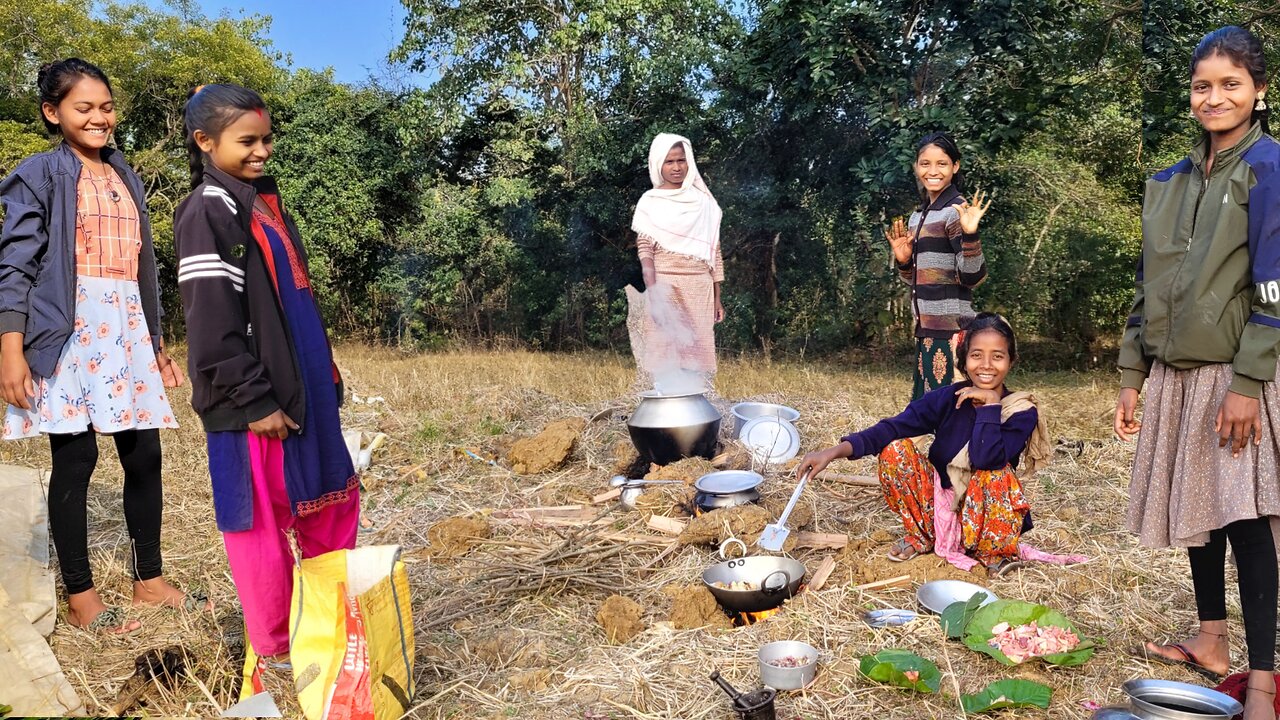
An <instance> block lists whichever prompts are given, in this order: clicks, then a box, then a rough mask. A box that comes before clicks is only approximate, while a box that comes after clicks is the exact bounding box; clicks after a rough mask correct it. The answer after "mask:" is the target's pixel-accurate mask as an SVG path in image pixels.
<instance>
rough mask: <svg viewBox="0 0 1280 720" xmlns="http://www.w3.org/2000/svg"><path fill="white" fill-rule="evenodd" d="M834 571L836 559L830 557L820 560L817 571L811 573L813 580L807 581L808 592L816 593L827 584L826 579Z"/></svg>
mask: <svg viewBox="0 0 1280 720" xmlns="http://www.w3.org/2000/svg"><path fill="white" fill-rule="evenodd" d="M835 569H836V559H835V558H833V557H831V556H830V555H828V556H826V557H825V558H823V559H822V564H821V565H819V566H818V569H817V570H814V571H813V579H812V580H810V581H809V589H808V592H817V591H819V590H821V589H822V588H823V587H824V586H825V585H826V584H827V578H829V577H831V573H832V571H834V570H835Z"/></svg>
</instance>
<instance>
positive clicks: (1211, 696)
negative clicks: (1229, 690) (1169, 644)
mask: <svg viewBox="0 0 1280 720" xmlns="http://www.w3.org/2000/svg"><path fill="white" fill-rule="evenodd" d="M1121 687H1123V688H1124V692H1125V694H1126V695H1128V696H1129V704H1130V706H1131V708H1132V709H1133V710H1134V711H1136V712H1135V714H1136V715H1137V716H1138V717H1150V718H1162V719H1163V720H1210V719H1212V720H1231V718H1233V717H1235V716H1236V715H1239V714H1240V713H1242V712H1244V706H1243V705H1241V704H1240V703H1239V702H1238V701H1237V700H1235V699H1234V698H1232V697H1231V696H1229V695H1225V694H1223V693H1220V692H1218V691H1216V690H1210V689H1209V688H1205V687H1200V686H1199V685H1191V684H1188V683H1181V682H1174V681H1172V680H1130V681H1128V682H1126V683H1125V684H1124V685H1122V686H1121Z"/></svg>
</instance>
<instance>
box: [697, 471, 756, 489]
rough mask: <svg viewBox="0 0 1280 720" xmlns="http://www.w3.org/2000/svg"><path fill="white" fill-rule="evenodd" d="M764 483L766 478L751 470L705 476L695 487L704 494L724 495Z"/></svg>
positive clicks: (722, 472) (714, 473) (721, 472)
mask: <svg viewBox="0 0 1280 720" xmlns="http://www.w3.org/2000/svg"><path fill="white" fill-rule="evenodd" d="M762 482H764V478H763V477H762V476H761V475H760V473H754V472H751V471H750V470H721V471H720V472H713V473H707V474H706V475H703V476H702V477H700V478H698V481H697V482H695V483H694V484H693V486H694V487H695V488H697V489H699V490H701V491H702V492H704V493H710V494H712V495H722V494H724V493H736V492H742V491H743V490H750V489H752V488H754V487H756V486H757V485H759V484H760V483H762Z"/></svg>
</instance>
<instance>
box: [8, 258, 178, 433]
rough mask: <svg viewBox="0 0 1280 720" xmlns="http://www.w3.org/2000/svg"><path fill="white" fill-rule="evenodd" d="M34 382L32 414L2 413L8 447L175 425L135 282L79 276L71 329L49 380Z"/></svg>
mask: <svg viewBox="0 0 1280 720" xmlns="http://www.w3.org/2000/svg"><path fill="white" fill-rule="evenodd" d="M32 380H33V381H34V383H35V387H36V396H35V398H34V402H32V404H31V409H30V410H22V409H20V408H16V407H14V406H12V405H10V406H9V407H8V408H7V410H6V412H5V418H4V439H6V440H13V439H17V438H26V437H34V436H36V435H38V434H40V433H79V432H84V431H85V430H89V429H92V430H94V431H96V432H99V433H114V432H120V431H121V430H145V429H150V428H173V427H177V426H178V423H177V421H176V420H174V417H173V408H172V407H170V405H169V399H168V396H167V394H166V393H165V388H164V383H163V382H162V381H161V379H160V369H159V367H158V366H157V364H156V355H155V351H154V349H153V348H152V346H151V332H150V330H149V329H148V328H147V321H146V317H145V316H144V315H143V313H142V302H141V298H140V293H139V290H138V283H137V282H136V281H132V280H112V279H108V278H99V277H87V276H79V277H77V278H76V319H75V328H74V330H73V331H72V333H71V337H69V338H68V339H67V344H66V347H64V348H63V349H62V356H61V357H60V358H59V359H58V365H57V367H55V368H54V370H53V375H52V376H50V377H47V378H42V377H33V378H32Z"/></svg>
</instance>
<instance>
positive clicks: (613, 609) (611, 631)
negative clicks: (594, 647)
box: [596, 595, 645, 645]
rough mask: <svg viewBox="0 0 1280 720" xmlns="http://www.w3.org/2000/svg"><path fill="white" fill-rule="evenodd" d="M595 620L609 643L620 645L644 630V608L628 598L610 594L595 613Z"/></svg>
mask: <svg viewBox="0 0 1280 720" xmlns="http://www.w3.org/2000/svg"><path fill="white" fill-rule="evenodd" d="M596 622H598V623H600V627H602V628H604V634H605V637H606V638H607V639H608V642H609V643H610V644H612V645H621V644H623V643H625V642H627V641H628V640H630V639H631V638H633V637H635V636H636V635H639V634H640V633H642V632H644V629H645V624H644V608H642V607H640V604H639V603H637V602H636V601H634V600H631V599H629V598H625V597H623V596H621V595H610V596H609V599H607V600H605V601H604V604H603V605H601V606H600V610H599V612H597V613H596Z"/></svg>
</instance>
